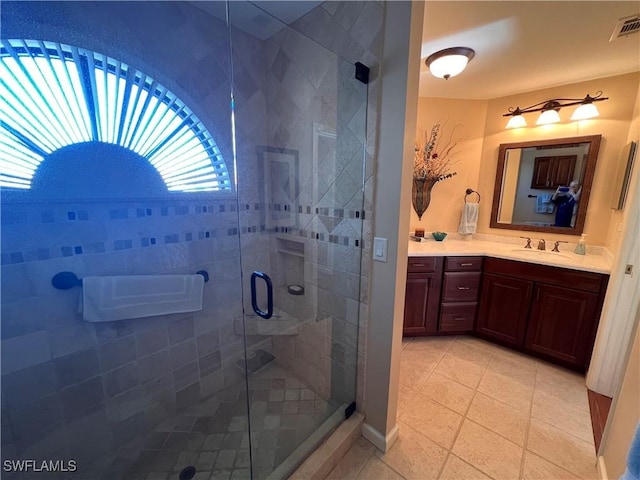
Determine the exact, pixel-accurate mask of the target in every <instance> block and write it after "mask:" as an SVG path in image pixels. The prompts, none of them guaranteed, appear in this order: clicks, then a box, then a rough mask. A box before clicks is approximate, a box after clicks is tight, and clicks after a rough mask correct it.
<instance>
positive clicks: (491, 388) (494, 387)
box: [478, 371, 533, 414]
mask: <svg viewBox="0 0 640 480" xmlns="http://www.w3.org/2000/svg"><path fill="white" fill-rule="evenodd" d="M478 391H479V392H482V393H484V394H485V395H488V396H490V397H492V398H495V399H496V400H499V401H501V402H502V403H506V404H507V405H509V406H510V407H513V408H515V409H516V410H520V411H523V412H526V413H527V414H528V413H529V411H530V409H531V399H532V397H533V386H531V385H528V384H526V383H525V384H523V383H521V382H520V381H518V380H517V379H513V378H511V377H507V376H505V375H501V374H499V373H496V372H492V371H487V372H485V374H484V376H483V377H482V380H481V381H480V384H479V385H478Z"/></svg>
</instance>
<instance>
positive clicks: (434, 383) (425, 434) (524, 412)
mask: <svg viewBox="0 0 640 480" xmlns="http://www.w3.org/2000/svg"><path fill="white" fill-rule="evenodd" d="M398 422H399V425H400V437H399V439H398V440H397V441H396V443H395V444H394V445H393V446H392V448H391V449H390V450H389V451H388V452H387V453H386V454H383V453H382V452H380V451H377V450H376V449H375V447H373V445H371V444H370V443H369V442H367V441H366V440H365V439H364V438H360V439H359V440H358V441H357V442H356V444H355V445H354V446H353V447H352V448H351V450H350V451H349V452H348V453H347V454H346V455H345V457H344V458H343V459H342V460H341V462H340V463H339V464H338V465H337V466H336V467H335V469H334V470H333V471H332V472H331V474H330V475H329V477H328V478H329V479H335V480H338V479H339V480H346V479H372V480H373V479H375V480H383V479H420V480H427V479H450V480H466V479H473V480H480V479H491V478H493V479H496V480H498V479H500V480H502V479H504V480H512V479H513V480H515V479H526V480H560V479H580V478H582V479H595V478H597V471H596V467H595V462H596V453H595V448H594V444H593V434H592V429H591V418H590V414H589V403H588V400H587V389H586V387H585V385H584V376H582V375H579V374H576V373H574V372H571V371H568V370H565V369H562V368H560V367H556V366H554V365H551V364H549V363H547V362H544V361H541V360H537V359H535V358H533V357H528V356H525V355H522V354H520V353H517V352H513V351H510V350H508V349H504V348H502V347H499V346H497V345H493V344H491V343H488V342H484V341H482V340H478V339H475V338H470V337H437V338H436V337H430V338H424V337H423V338H408V339H405V340H404V341H403V348H402V361H401V365H400V396H399V405H398Z"/></svg>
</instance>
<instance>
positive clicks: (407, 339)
mask: <svg viewBox="0 0 640 480" xmlns="http://www.w3.org/2000/svg"><path fill="white" fill-rule="evenodd" d="M413 339H414V337H402V348H407V345H409V344H410V343H411V342H412V341H413Z"/></svg>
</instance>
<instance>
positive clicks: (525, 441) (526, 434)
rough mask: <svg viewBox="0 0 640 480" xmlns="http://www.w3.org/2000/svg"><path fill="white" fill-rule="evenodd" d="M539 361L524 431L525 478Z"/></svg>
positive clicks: (522, 474) (536, 365)
mask: <svg viewBox="0 0 640 480" xmlns="http://www.w3.org/2000/svg"><path fill="white" fill-rule="evenodd" d="M538 365H539V364H538V362H537V361H536V363H535V367H536V368H535V372H534V377H533V389H532V391H531V404H530V405H529V418H528V419H527V428H526V429H525V432H524V445H523V450H522V459H521V461H520V478H524V462H525V457H526V456H527V447H528V446H529V431H530V430H531V419H532V415H533V397H534V396H535V394H536V383H538Z"/></svg>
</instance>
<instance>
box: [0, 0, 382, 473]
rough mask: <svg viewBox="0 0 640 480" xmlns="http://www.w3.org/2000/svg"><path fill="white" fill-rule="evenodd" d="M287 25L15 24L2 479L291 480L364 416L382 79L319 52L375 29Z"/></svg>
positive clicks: (301, 7) (0, 174) (342, 8)
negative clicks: (189, 303)
mask: <svg viewBox="0 0 640 480" xmlns="http://www.w3.org/2000/svg"><path fill="white" fill-rule="evenodd" d="M276 3H289V6H288V8H286V9H285V10H281V11H280V13H282V14H283V15H284V14H286V15H287V18H284V20H285V21H286V22H287V23H284V22H283V21H281V20H280V19H279V18H276V17H275V16H273V15H271V14H270V13H269V12H268V11H267V10H270V8H269V2H265V3H260V2H257V3H251V2H173V1H167V2H55V1H53V2H9V1H7V2H3V4H2V12H1V13H2V19H1V20H2V26H3V28H2V50H1V52H0V54H1V62H0V68H1V71H2V74H1V76H2V79H3V82H2V85H1V88H2V91H1V95H2V98H3V102H2V108H1V112H0V113H1V116H2V118H1V120H2V123H1V124H0V145H1V154H0V187H1V188H2V191H1V192H0V193H1V200H2V255H1V259H2V325H1V333H2V352H1V353H2V364H1V365H2V367H1V368H2V385H1V386H2V460H3V462H2V465H3V467H2V468H3V472H2V476H3V478H16V479H20V478H33V477H34V476H35V477H36V478H38V475H41V473H39V474H38V473H35V472H42V471H43V469H44V471H45V472H48V473H46V475H48V476H46V478H79V479H83V480H85V479H110V480H112V479H120V478H122V479H127V480H131V479H138V478H140V479H151V478H153V479H178V478H180V479H188V478H198V479H200V478H202V479H205V478H206V479H209V478H215V479H218V478H234V479H236V478H286V477H287V476H288V475H289V474H290V473H291V472H292V471H293V470H294V469H295V468H296V467H297V466H298V465H299V464H300V463H301V462H302V461H303V460H304V458H305V457H306V456H308V454H309V453H310V452H311V451H312V450H313V449H314V448H315V447H316V446H317V445H318V443H319V442H320V441H321V440H322V438H323V436H324V435H326V434H327V433H328V432H330V431H331V430H332V429H333V428H335V427H336V426H337V425H338V424H339V423H340V422H341V421H343V420H344V418H345V417H347V416H348V415H350V413H351V412H352V411H353V410H354V409H355V399H356V370H357V367H356V365H357V358H358V322H359V311H360V305H361V295H362V293H361V290H363V288H362V287H361V276H362V275H361V254H362V249H363V245H362V235H363V220H364V218H363V217H364V215H365V210H364V207H363V192H364V179H365V163H366V162H365V158H366V148H365V146H366V114H367V84H366V76H367V73H368V71H367V68H366V67H364V65H360V66H359V67H358V72H359V73H358V76H359V79H356V75H355V73H356V66H355V65H354V62H353V61H347V60H346V59H344V58H342V57H341V56H339V55H337V54H336V53H334V52H333V51H331V50H329V49H327V48H325V46H321V45H320V44H319V43H316V42H315V41H314V40H312V39H311V38H310V37H309V36H308V35H309V33H308V32H311V33H313V32H314V31H315V32H317V31H318V29H322V28H327V27H328V26H330V25H332V24H334V25H336V26H338V27H339V28H341V29H343V30H344V29H345V28H350V27H349V22H351V24H353V23H355V22H356V21H357V20H359V19H360V20H361V22H365V23H364V25H365V27H366V22H367V18H368V17H367V15H365V13H366V12H365V11H366V9H367V8H368V7H367V6H365V5H364V2H361V3H357V4H356V3H354V2H343V3H341V2H331V3H327V4H320V3H319V2H276ZM375 8H376V11H377V10H379V9H380V7H379V6H378V5H376V6H375ZM318 19H322V22H324V23H317V22H319V20H318ZM372 31H373V33H372V35H374V36H375V35H376V29H375V28H373V27H372ZM343 40H344V39H343ZM370 41H373V37H372V38H371V39H370ZM365 61H366V60H365ZM61 272H69V273H66V274H65V275H66V277H65V278H67V279H68V278H72V279H73V278H77V279H78V280H77V281H75V280H73V281H71V282H70V283H69V284H65V285H61V284H59V283H57V282H52V279H53V278H54V277H55V276H56V275H57V274H59V273H61ZM196 272H204V273H203V276H206V277H207V278H208V281H207V282H206V283H205V284H204V289H203V294H202V308H201V309H195V311H187V312H183V313H165V314H158V310H157V308H159V307H157V305H155V306H154V307H155V308H154V309H150V310H149V312H145V311H144V308H143V309H142V313H140V314H139V315H135V318H128V317H126V315H124V316H123V317H122V318H119V319H117V320H109V321H89V320H90V319H89V317H88V316H87V315H86V306H85V307H84V310H83V305H82V302H81V301H80V300H81V299H82V298H83V287H82V279H83V278H85V277H99V278H102V277H119V276H129V275H136V276H155V275H191V274H196ZM71 274H73V275H71ZM57 278H60V277H57ZM142 281H144V279H143V280H142ZM145 293H146V292H145ZM148 293H149V294H156V293H158V292H148ZM191 310H194V309H191ZM27 460H28V461H27ZM25 461H27V462H25ZM42 478H44V477H42Z"/></svg>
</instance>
